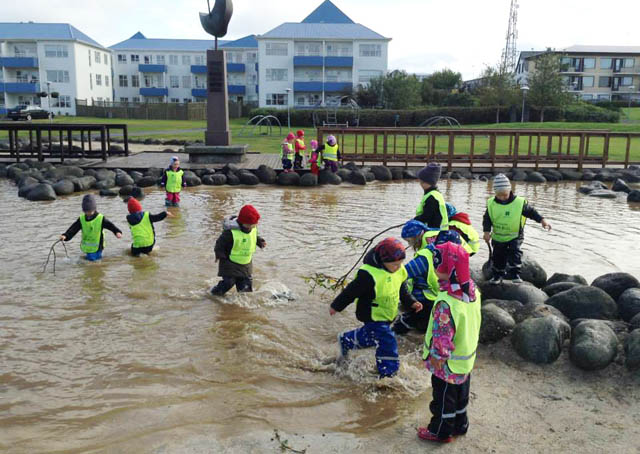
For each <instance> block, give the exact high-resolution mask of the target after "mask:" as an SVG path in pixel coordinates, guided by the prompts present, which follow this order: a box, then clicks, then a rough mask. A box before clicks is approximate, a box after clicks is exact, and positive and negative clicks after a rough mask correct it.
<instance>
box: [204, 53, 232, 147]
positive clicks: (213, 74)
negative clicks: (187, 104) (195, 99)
mask: <svg viewBox="0 0 640 454" xmlns="http://www.w3.org/2000/svg"><path fill="white" fill-rule="evenodd" d="M204 143H205V145H231V131H230V130H229V96H228V95H227V64H226V59H225V55H224V51H223V50H208V51H207V130H206V132H205V133H204Z"/></svg>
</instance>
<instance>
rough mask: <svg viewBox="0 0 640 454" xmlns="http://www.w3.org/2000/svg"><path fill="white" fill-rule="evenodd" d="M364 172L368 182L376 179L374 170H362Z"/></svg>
mask: <svg viewBox="0 0 640 454" xmlns="http://www.w3.org/2000/svg"><path fill="white" fill-rule="evenodd" d="M362 173H364V177H365V178H366V179H367V183H371V182H372V181H375V179H376V176H375V175H374V174H373V172H372V171H370V170H367V171H364V170H363V171H362Z"/></svg>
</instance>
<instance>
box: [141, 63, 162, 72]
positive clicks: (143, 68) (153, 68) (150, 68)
mask: <svg viewBox="0 0 640 454" xmlns="http://www.w3.org/2000/svg"><path fill="white" fill-rule="evenodd" d="M138 71H140V72H141V73H166V72H167V65H148V64H146V65H145V64H139V65H138Z"/></svg>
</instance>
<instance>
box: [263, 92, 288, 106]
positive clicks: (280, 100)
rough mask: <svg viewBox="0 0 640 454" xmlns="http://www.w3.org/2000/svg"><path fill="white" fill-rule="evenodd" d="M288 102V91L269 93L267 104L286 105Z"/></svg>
mask: <svg viewBox="0 0 640 454" xmlns="http://www.w3.org/2000/svg"><path fill="white" fill-rule="evenodd" d="M286 104H287V94H286V93H270V94H267V106H284V105H286Z"/></svg>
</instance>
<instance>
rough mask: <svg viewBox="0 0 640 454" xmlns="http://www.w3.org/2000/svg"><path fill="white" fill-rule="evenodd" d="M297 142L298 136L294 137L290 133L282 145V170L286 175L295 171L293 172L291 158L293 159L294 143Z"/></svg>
mask: <svg viewBox="0 0 640 454" xmlns="http://www.w3.org/2000/svg"><path fill="white" fill-rule="evenodd" d="M295 140H296V136H294V135H293V133H292V132H290V133H289V134H288V135H287V137H286V139H284V141H283V142H282V144H281V148H282V149H281V150H280V158H281V159H282V169H283V170H284V171H285V173H289V172H293V170H291V166H292V165H293V164H292V162H291V158H292V157H293V153H294V151H293V142H294V141H295Z"/></svg>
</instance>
